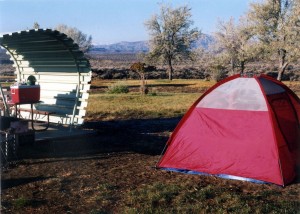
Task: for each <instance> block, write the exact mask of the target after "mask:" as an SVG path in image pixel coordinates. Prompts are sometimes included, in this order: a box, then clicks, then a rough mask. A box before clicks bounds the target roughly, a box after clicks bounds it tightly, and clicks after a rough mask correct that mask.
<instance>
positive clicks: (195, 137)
mask: <svg viewBox="0 0 300 214" xmlns="http://www.w3.org/2000/svg"><path fill="white" fill-rule="evenodd" d="M236 78H239V76H234V77H231V78H229V79H226V80H224V81H222V82H220V83H218V84H217V85H216V86H214V87H212V88H211V89H210V90H209V91H208V92H207V93H205V94H204V95H203V96H202V97H201V98H200V99H199V100H197V102H196V103H194V105H193V106H192V107H191V108H190V110H189V111H188V113H187V114H186V115H185V116H184V117H183V119H182V120H181V122H180V123H179V124H178V126H177V127H176V129H175V131H174V132H173V134H172V136H171V137H170V139H169V141H168V148H167V150H166V152H165V154H164V155H163V157H162V158H161V160H160V161H159V163H158V165H157V166H158V167H160V168H174V169H183V170H192V171H195V172H204V173H208V174H214V175H220V174H228V175H234V176H239V177H245V178H252V179H256V180H261V181H266V182H271V183H275V184H279V185H284V184H286V183H289V182H291V181H292V180H293V178H294V176H295V173H294V162H293V161H294V160H293V158H292V157H291V152H290V150H289V148H288V147H287V144H286V139H285V138H284V137H283V134H282V132H281V129H280V127H279V125H278V124H277V119H276V113H277V114H279V112H275V111H274V112H273V111H272V112H270V109H271V107H270V106H269V105H268V109H267V110H255V111H251V110H232V109H216V108H203V107H201V105H199V102H200V101H201V100H202V99H204V98H205V96H207V95H208V94H210V93H215V92H214V90H215V89H216V88H218V87H219V86H221V85H222V84H225V83H227V82H229V81H232V80H234V79H236ZM262 78H263V77H262ZM251 81H252V80H251ZM251 81H250V82H251ZM256 81H258V80H257V79H256ZM244 82H245V81H244ZM246 82H247V81H246ZM242 83H243V81H242ZM250 85H254V84H253V81H252V83H251V84H250ZM271 85H272V84H271ZM254 86H255V85H254ZM259 86H262V84H260V85H259V83H258V84H257V87H259ZM227 87H228V88H229V89H230V87H231V85H230V84H229V86H227ZM241 87H243V84H242V85H241ZM275 87H277V86H275ZM225 88H226V87H225ZM261 88H263V87H261ZM271 89H272V88H271ZM230 90H231V89H230ZM237 90H239V89H237ZM251 90H252V89H250V92H251V93H252V91H253V90H252V91H251ZM276 90H277V91H279V92H280V91H282V90H283V88H282V87H277V89H276ZM276 90H275V91H276ZM221 91H222V90H221ZM283 91H284V90H283ZM263 92H264V91H263V89H262V92H261V93H262V96H264V97H265V98H264V102H265V103H266V105H267V98H266V97H267V95H265V94H264V95H263ZM234 93H236V94H235V95H234V96H233V97H237V96H238V95H237V94H238V93H241V92H239V91H235V92H234ZM242 93H245V92H244V91H242ZM289 96H294V95H288V97H289ZM238 98H239V97H237V99H238ZM208 100H209V99H208ZM209 101H210V100H209ZM293 102H294V101H291V103H293ZM217 105H218V104H217ZM254 106H255V105H254ZM274 107H275V106H274ZM277 107H278V106H277ZM277 107H276V108H277ZM246 108H247V107H246ZM297 113H298V112H297ZM286 116H288V117H292V116H293V118H294V119H292V121H293V122H292V123H293V124H294V125H295V123H296V121H297V119H295V114H294V115H286ZM292 126H293V125H292ZM295 136H297V135H295ZM295 136H294V137H293V136H292V137H289V138H291V141H293V140H294V139H295Z"/></svg>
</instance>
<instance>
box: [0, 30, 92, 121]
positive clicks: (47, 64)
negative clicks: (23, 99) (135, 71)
mask: <svg viewBox="0 0 300 214" xmlns="http://www.w3.org/2000/svg"><path fill="white" fill-rule="evenodd" d="M0 45H1V46H2V47H3V48H5V49H6V50H7V53H8V54H9V55H10V56H11V60H12V61H13V62H14V67H15V68H16V71H15V72H16V75H17V81H18V82H23V81H24V82H26V81H27V78H28V76H29V75H33V76H35V78H36V79H37V84H39V85H40V87H41V99H40V100H41V103H40V104H36V105H35V108H36V109H37V110H43V111H51V112H55V114H54V115H52V116H50V122H54V123H62V124H72V125H73V124H75V125H80V124H82V123H83V121H84V119H83V117H84V116H85V113H86V110H85V108H86V106H87V100H88V96H89V94H88V90H89V89H90V81H91V69H90V64H89V61H88V60H87V59H86V58H85V57H84V54H83V53H82V52H81V51H80V50H79V47H78V45H77V44H75V43H74V41H73V40H72V39H71V38H69V37H67V35H65V34H63V33H60V32H59V31H56V30H51V29H35V30H26V31H20V32H14V33H9V34H4V35H1V36H0ZM25 107H26V108H29V106H25ZM22 108H23V106H22ZM24 114H25V113H24ZM24 116H26V115H24ZM27 116H28V115H27ZM40 119H41V120H45V119H46V118H40Z"/></svg>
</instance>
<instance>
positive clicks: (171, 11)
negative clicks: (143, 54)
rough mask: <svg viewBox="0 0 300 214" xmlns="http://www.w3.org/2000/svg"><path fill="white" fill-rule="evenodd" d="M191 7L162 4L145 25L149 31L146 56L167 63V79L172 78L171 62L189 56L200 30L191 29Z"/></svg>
mask: <svg viewBox="0 0 300 214" xmlns="http://www.w3.org/2000/svg"><path fill="white" fill-rule="evenodd" d="M192 25H193V21H192V20H191V9H190V8H189V7H187V6H182V7H178V8H172V7H171V6H165V5H162V6H161V8H160V14H159V15H154V16H152V18H151V19H149V20H148V21H146V23H145V26H146V27H147V29H148V31H149V32H150V52H149V55H148V57H149V58H150V59H152V60H155V61H156V62H157V61H159V62H162V63H166V64H167V65H168V73H169V80H172V78H173V77H172V75H173V63H174V62H175V61H178V60H184V59H187V58H190V55H191V46H192V44H193V42H195V41H196V40H197V39H198V37H199V34H200V32H199V31H198V30H197V28H193V29H191V27H192Z"/></svg>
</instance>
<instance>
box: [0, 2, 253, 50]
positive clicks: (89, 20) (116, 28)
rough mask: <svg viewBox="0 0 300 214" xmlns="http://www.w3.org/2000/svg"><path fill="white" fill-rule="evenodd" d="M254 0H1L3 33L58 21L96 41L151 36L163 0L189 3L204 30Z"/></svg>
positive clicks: (238, 13)
mask: <svg viewBox="0 0 300 214" xmlns="http://www.w3.org/2000/svg"><path fill="white" fill-rule="evenodd" d="M249 2H251V0H186V1H185V0H0V34H3V33H7V32H15V31H20V30H26V29H30V28H32V27H33V23H34V22H38V23H39V25H40V27H41V28H54V27H55V26H57V25H58V24H66V25H68V26H72V27H76V28H78V29H79V30H81V31H82V32H84V33H85V34H88V35H92V37H93V42H94V43H96V44H110V43H114V42H120V41H141V40H147V39H148V32H147V30H146V28H145V26H144V23H145V21H146V20H148V19H149V18H151V16H152V15H153V14H156V13H159V8H160V4H161V3H170V4H171V5H172V6H174V7H176V6H182V5H186V4H187V5H189V6H190V7H191V8H192V19H193V20H194V27H197V28H198V29H200V30H201V31H202V32H203V33H211V32H213V31H214V30H215V27H216V23H217V20H218V19H222V20H229V18H230V17H234V18H235V19H236V20H238V18H239V17H240V16H241V15H242V14H243V13H244V12H245V11H247V9H248V6H249Z"/></svg>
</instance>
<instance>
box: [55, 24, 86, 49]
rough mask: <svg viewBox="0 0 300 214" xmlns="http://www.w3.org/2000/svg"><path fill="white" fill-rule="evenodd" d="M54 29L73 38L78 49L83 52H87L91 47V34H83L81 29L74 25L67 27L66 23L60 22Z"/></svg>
mask: <svg viewBox="0 0 300 214" xmlns="http://www.w3.org/2000/svg"><path fill="white" fill-rule="evenodd" d="M55 29H56V30H58V31H60V32H62V33H64V34H66V35H67V36H69V37H70V38H71V39H73V40H74V42H75V43H76V44H78V46H79V49H80V50H81V51H82V52H84V53H86V52H88V51H89V49H90V48H91V47H92V36H91V35H90V36H88V35H87V34H84V33H83V32H82V31H80V30H78V29H77V28H75V27H69V26H67V25H64V24H60V25H58V26H57V27H56V28H55Z"/></svg>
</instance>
